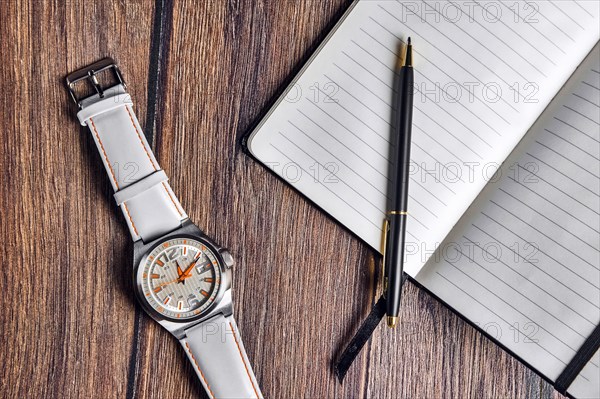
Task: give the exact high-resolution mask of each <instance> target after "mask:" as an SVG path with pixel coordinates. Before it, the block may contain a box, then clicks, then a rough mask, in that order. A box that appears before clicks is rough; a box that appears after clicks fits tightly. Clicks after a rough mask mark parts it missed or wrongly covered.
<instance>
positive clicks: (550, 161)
mask: <svg viewBox="0 0 600 399" xmlns="http://www.w3.org/2000/svg"><path fill="white" fill-rule="evenodd" d="M599 71H600V52H599V51H598V46H596V48H595V49H594V51H593V52H592V53H591V54H590V56H589V57H588V59H587V60H586V61H585V62H584V63H583V64H582V66H581V67H580V68H579V70H578V71H577V72H576V73H575V74H574V75H573V77H572V78H571V80H570V81H569V83H568V84H567V85H566V86H565V87H564V88H563V90H562V91H561V93H560V94H559V95H558V96H557V97H556V99H555V100H554V101H553V102H552V104H551V106H550V107H549V108H548V109H547V110H546V111H545V112H544V114H543V115H542V117H541V118H540V119H539V120H538V121H537V122H536V124H535V125H534V126H533V127H532V129H531V130H530V131H529V132H528V133H527V135H526V136H525V138H524V139H523V140H522V142H521V143H519V145H518V146H517V148H516V149H515V151H514V152H513V153H512V154H511V156H510V157H508V159H507V161H506V162H505V164H504V165H503V166H502V168H501V170H500V171H501V174H500V175H499V180H498V181H495V182H490V183H489V184H488V185H487V187H486V188H485V189H484V191H483V192H482V193H481V194H480V195H479V197H478V198H477V199H476V201H475V202H474V203H473V205H472V206H471V208H469V210H468V211H467V212H466V213H465V215H464V216H463V218H462V219H461V221H460V222H459V223H458V224H457V226H456V227H455V228H454V229H453V230H452V232H451V233H450V234H449V235H448V237H447V239H446V241H444V243H443V244H442V245H441V246H440V247H439V249H438V252H437V253H436V254H435V255H434V256H432V257H431V258H430V259H429V261H428V263H427V264H426V265H425V267H424V268H423V269H422V270H421V272H420V273H419V274H418V276H417V280H418V281H419V282H420V283H422V284H423V285H424V286H426V287H427V288H428V289H429V290H431V291H432V292H433V293H435V294H436V295H437V296H439V297H440V298H441V299H442V300H444V301H446V302H447V303H448V304H449V305H450V306H451V307H453V308H454V309H456V310H457V311H458V312H459V313H461V314H463V315H464V316H465V317H467V318H468V319H470V320H471V321H472V322H474V323H476V324H477V325H478V326H479V327H481V328H483V330H485V331H486V332H488V333H489V334H490V335H492V336H493V337H495V338H496V339H498V341H500V342H501V343H502V344H503V345H505V346H506V347H508V348H509V349H510V350H512V351H513V352H515V353H516V354H518V356H520V357H521V358H522V359H523V360H524V361H525V362H527V363H529V364H531V365H532V366H533V367H534V368H536V369H537V370H539V371H540V372H541V373H543V374H544V375H546V376H547V377H548V378H549V379H551V380H552V381H554V380H556V378H557V377H558V376H559V374H560V373H561V372H562V371H563V370H564V369H565V367H566V365H567V364H568V363H569V362H570V361H571V359H572V358H573V357H574V355H575V353H576V351H577V350H579V348H580V347H581V345H582V344H583V342H584V341H585V340H586V339H587V337H588V336H589V335H590V333H591V332H592V330H593V329H594V328H595V327H596V326H597V325H598V323H600V288H599V287H600V271H599V265H600V252H599V250H600V213H599V212H600V199H599V193H600V72H599ZM598 366H599V362H598V357H597V356H596V357H595V358H594V359H592V361H591V362H590V363H589V364H588V366H587V367H586V368H585V369H584V370H583V372H582V373H581V375H580V376H579V378H578V379H577V383H576V384H574V385H573V386H572V387H571V388H569V392H570V393H571V394H572V395H574V396H575V397H600V381H599V378H600V369H599V368H598Z"/></svg>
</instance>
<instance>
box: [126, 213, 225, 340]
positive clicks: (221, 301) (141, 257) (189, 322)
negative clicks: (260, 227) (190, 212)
mask: <svg viewBox="0 0 600 399" xmlns="http://www.w3.org/2000/svg"><path fill="white" fill-rule="evenodd" d="M179 237H183V238H193V239H196V240H198V241H200V242H202V243H203V244H205V245H206V246H207V247H209V248H210V249H211V250H212V251H213V252H214V253H215V255H216V256H217V260H218V263H219V268H220V271H221V285H220V286H219V292H218V293H217V297H216V298H215V300H214V302H213V303H212V305H210V307H208V308H207V309H206V310H205V311H204V312H202V313H200V314H199V315H198V316H195V317H193V318H190V319H185V320H178V319H171V318H168V317H165V316H163V315H162V314H160V313H159V312H157V311H156V310H155V309H154V308H152V307H151V306H150V305H149V304H148V302H147V301H146V298H145V297H144V294H143V291H142V285H141V282H142V268H141V265H142V264H143V263H144V262H145V261H146V258H147V256H148V255H149V254H150V252H152V250H153V249H154V248H156V247H157V246H158V245H160V244H162V243H163V242H164V241H166V240H170V239H173V238H179ZM233 264H234V262H233V257H232V256H231V254H230V253H229V251H228V250H227V249H225V248H223V247H221V246H219V245H217V244H216V243H215V242H214V241H212V240H211V239H209V238H208V237H207V236H206V235H205V234H204V233H203V232H202V230H200V229H199V228H198V226H196V225H195V224H193V223H192V222H191V221H189V220H187V221H185V222H184V223H183V224H182V226H181V227H180V228H179V229H177V230H175V231H172V232H171V233H168V234H166V235H164V236H162V237H160V238H157V239H156V240H154V241H152V242H149V243H144V242H142V240H140V241H137V242H136V243H135V244H134V247H133V265H134V268H133V284H134V287H135V293H136V297H137V300H138V302H139V303H140V305H141V306H142V308H143V309H144V311H145V312H146V313H147V314H148V315H150V317H152V318H153V319H154V320H156V321H157V322H158V323H159V324H160V325H162V326H163V327H164V328H166V329H167V330H168V331H169V332H170V333H171V334H173V335H174V336H175V337H177V339H181V338H183V337H185V330H187V329H188V328H190V327H192V326H194V325H196V324H198V323H201V322H203V321H205V320H208V319H210V318H212V317H213V316H215V315H217V314H219V313H222V314H223V315H225V316H230V315H231V314H232V313H233V303H232V301H231V268H232V267H233Z"/></svg>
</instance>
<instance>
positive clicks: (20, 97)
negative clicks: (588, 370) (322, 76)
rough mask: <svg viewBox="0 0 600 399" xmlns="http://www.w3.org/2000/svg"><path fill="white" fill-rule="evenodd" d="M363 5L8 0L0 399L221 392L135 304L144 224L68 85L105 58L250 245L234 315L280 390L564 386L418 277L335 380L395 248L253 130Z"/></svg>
mask: <svg viewBox="0 0 600 399" xmlns="http://www.w3.org/2000/svg"><path fill="white" fill-rule="evenodd" d="M348 4H349V1H348V0H334V1H320V0H305V1H300V2H293V1H260V0H253V1H236V0H230V1H226V0H219V1H203V2H200V3H198V2H195V1H192V0H187V1H179V2H176V3H171V2H169V1H166V0H156V1H154V2H152V1H121V2H102V1H89V0H88V1H73V0H70V1H67V2H64V1H48V2H41V1H37V0H29V1H27V0H19V1H16V2H1V3H0V37H1V38H2V40H1V41H0V49H1V54H2V61H3V62H2V65H1V66H0V101H1V102H0V104H1V106H2V113H1V114H0V146H1V152H0V170H2V173H1V174H0V179H1V181H0V183H1V187H2V194H1V195H0V217H1V227H0V232H1V235H2V236H1V238H2V244H3V245H2V247H1V248H2V253H1V255H2V270H1V273H0V276H1V277H0V289H1V292H0V326H1V327H0V328H1V330H0V345H1V346H2V349H1V350H0V364H2V366H3V367H2V369H1V370H0V376H1V379H0V397H2V398H79V397H98V398H110V397H118V398H122V397H128V398H132V397H136V398H137V397H139V398H188V397H206V396H205V394H204V392H203V391H202V388H201V385H200V384H199V382H198V381H197V380H196V378H195V375H194V374H193V370H192V368H191V366H190V365H189V364H188V362H187V360H186V359H185V357H184V352H183V350H182V349H181V348H180V346H179V345H178V344H177V342H176V341H175V339H173V337H171V336H170V335H169V334H168V333H167V332H166V331H164V330H162V329H161V328H160V327H159V326H158V324H156V323H154V322H153V321H152V320H150V319H149V318H148V317H146V316H145V315H144V314H143V312H142V311H141V309H140V308H139V306H137V305H136V304H135V301H134V297H133V292H132V282H131V267H132V265H131V258H132V244H131V242H130V237H129V235H128V232H127V229H126V227H125V224H124V222H123V220H122V217H121V215H120V213H119V212H118V210H117V208H116V206H115V205H114V202H113V200H112V192H111V187H110V184H109V181H108V179H107V177H106V175H105V172H104V169H103V167H102V163H101V160H100V157H99V155H98V154H97V150H96V148H95V146H94V143H93V141H92V139H91V137H90V135H89V133H88V132H87V131H86V130H85V129H83V128H81V127H80V126H79V125H78V123H77V122H76V119H75V108H74V106H73V104H71V103H70V100H69V98H68V96H67V93H66V91H65V90H64V87H63V78H64V76H65V74H66V73H67V72H69V71H72V70H74V69H77V68H79V67H81V66H84V65H87V64H88V63H91V62H92V61H95V60H97V59H100V58H102V57H104V56H112V57H114V58H115V59H116V60H117V61H118V63H119V65H120V66H121V69H122V71H123V73H124V74H125V79H126V81H127V83H128V88H129V91H130V92H131V94H132V97H133V99H134V109H135V111H136V113H137V116H138V118H139V119H140V121H141V124H142V125H143V126H145V127H146V134H147V136H148V137H149V140H150V141H151V142H152V143H153V147H154V150H155V153H156V156H157V159H158V161H159V162H160V164H161V166H162V167H163V168H164V169H165V170H166V171H167V173H168V175H169V176H170V179H171V180H170V181H171V184H172V186H173V189H174V190H175V192H176V193H177V194H178V196H179V198H180V200H181V202H182V204H183V206H184V207H185V209H186V210H187V212H188V213H189V215H190V216H191V218H192V219H193V220H194V221H195V222H196V223H197V224H198V225H199V226H201V228H203V229H204V230H205V231H206V232H207V233H208V234H209V235H210V236H212V237H214V238H215V240H217V241H218V242H220V243H223V244H225V245H226V246H228V247H229V248H231V250H232V252H233V253H234V256H235V258H236V260H237V265H236V268H235V270H234V301H235V302H234V303H235V308H236V318H237V321H238V324H239V326H240V329H241V331H242V336H243V338H244V343H245V346H246V348H247V351H248V355H249V357H250V359H251V362H252V364H253V365H254V369H255V371H256V374H257V378H258V380H259V382H260V384H261V386H262V389H263V392H264V393H265V396H266V397H268V398H378V399H379V398H405V397H423V398H438V397H452V398H454V397H456V398H462V397H465V396H467V397H486V398H491V397H494V398H496V397H527V398H551V397H552V398H557V399H558V398H560V397H561V396H560V395H558V394H557V393H556V392H554V390H553V389H552V387H551V386H549V385H548V384H547V383H546V382H544V381H543V380H542V379H541V378H540V377H539V376H538V375H536V374H535V373H534V372H532V371H530V370H529V369H527V368H526V367H525V366H523V365H522V364H520V363H519V362H518V361H516V360H515V359H513V358H511V357H510V356H509V355H508V354H506V353H505V352H503V351H502V350H501V349H499V348H498V347H497V346H495V345H494V344H493V343H492V342H490V341H489V340H488V339H486V338H485V337H483V336H481V334H479V333H478V332H477V331H475V330H474V329H473V328H472V327H470V326H469V325H467V324H466V323H465V322H463V321H462V320H460V319H459V318H458V317H457V316H456V315H454V314H453V313H452V312H451V311H449V310H448V309H447V308H445V307H444V306H443V305H441V304H440V303H438V302H437V301H436V300H435V299H433V298H432V297H430V296H429V295H427V294H426V293H424V292H423V291H421V290H419V289H418V288H417V287H415V286H414V285H412V284H410V283H409V284H408V285H407V287H406V288H405V296H404V299H403V308H402V314H401V317H402V328H400V329H398V330H396V331H390V330H388V329H386V328H385V327H384V326H380V327H379V328H378V329H377V330H376V332H375V335H374V337H373V340H372V341H371V342H370V343H369V344H368V345H367V346H365V348H364V349H363V351H362V353H361V354H360V356H359V358H358V359H357V361H356V363H355V365H354V366H353V367H352V368H351V370H350V372H349V374H348V376H347V377H346V380H345V381H344V384H343V385H340V384H339V383H338V382H337V381H336V379H335V378H334V375H333V373H332V371H331V363H332V361H333V360H334V359H335V358H336V357H337V356H338V355H339V353H340V351H341V349H342V347H343V345H344V343H346V342H347V341H348V340H349V338H350V337H351V336H352V334H353V333H354V331H355V330H356V328H357V327H358V325H359V324H360V321H361V320H362V318H363V317H365V316H366V314H367V313H368V311H369V309H370V306H371V305H372V303H373V301H374V299H375V298H376V296H377V295H378V292H379V290H380V287H379V286H378V280H379V279H378V278H377V276H378V273H379V267H378V266H377V264H378V262H379V259H378V258H376V257H375V255H374V253H373V251H371V250H370V249H369V248H368V247H367V246H366V245H365V244H363V243H362V242H360V241H358V240H357V239H356V238H355V237H354V236H353V235H351V234H350V233H349V232H348V231H346V230H345V229H343V228H342V227H340V226H339V225H338V224H336V223H335V222H333V221H332V220H331V219H330V218H328V217H327V216H325V215H324V214H322V213H321V212H320V211H318V210H317V209H316V208H315V207H314V206H312V205H311V204H310V203H309V202H308V201H306V200H305V199H304V198H302V197H301V196H300V195H299V194H298V193H297V192H295V191H294V190H293V189H292V188H290V187H288V186H286V185H285V184H284V183H282V182H281V181H279V180H277V179H276V178H275V177H274V176H273V175H272V174H270V173H269V172H268V171H267V170H266V169H265V168H263V167H262V166H260V165H259V164H257V163H256V162H254V161H253V160H252V159H250V158H249V157H247V156H246V155H244V154H243V152H242V150H241V148H240V145H239V138H240V137H241V135H243V134H244V133H245V132H247V131H248V129H249V128H250V127H251V125H252V124H253V122H255V121H256V118H257V117H258V116H259V115H260V114H261V112H262V111H264V109H265V107H266V106H267V105H268V104H269V102H270V101H271V100H272V99H273V96H274V95H275V94H276V93H277V92H278V91H279V90H280V89H281V88H282V85H283V84H284V83H285V82H287V80H288V79H289V77H290V74H291V73H293V72H294V71H296V70H297V69H298V67H299V66H300V65H301V63H302V62H303V61H304V60H306V58H307V57H308V56H309V55H310V53H311V51H312V50H313V49H314V48H315V46H316V45H317V44H318V43H319V41H320V40H321V39H322V38H323V36H324V34H325V33H326V32H327V31H328V29H329V28H330V27H331V26H332V24H333V23H334V22H335V21H336V19H337V18H339V16H340V15H341V13H342V12H343V11H344V10H345V8H346V7H347V6H348Z"/></svg>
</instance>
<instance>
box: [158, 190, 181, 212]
mask: <svg viewBox="0 0 600 399" xmlns="http://www.w3.org/2000/svg"><path fill="white" fill-rule="evenodd" d="M162 185H163V187H164V188H165V191H166V192H167V195H168V196H169V198H170V199H171V202H172V203H173V206H175V209H176V210H177V212H178V213H179V216H183V215H182V214H181V211H180V210H179V207H178V206H177V205H176V204H175V200H174V199H173V197H171V193H170V192H169V190H167V185H166V184H165V182H162Z"/></svg>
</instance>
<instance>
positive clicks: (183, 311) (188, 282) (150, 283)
mask: <svg viewBox="0 0 600 399" xmlns="http://www.w3.org/2000/svg"><path fill="white" fill-rule="evenodd" d="M143 262H144V263H143V264H142V265H141V266H140V267H141V268H142V284H141V285H142V292H143V295H144V298H146V301H147V302H148V303H149V304H150V306H151V307H152V308H154V309H155V310H156V311H158V313H160V314H161V315H163V316H166V317H169V318H180V319H187V318H190V317H194V316H197V315H198V314H200V313H202V312H203V311H204V310H206V309H207V308H208V307H209V306H210V305H211V304H212V303H213V302H214V301H215V298H216V296H217V293H218V291H219V285H220V283H221V269H220V268H219V263H218V262H219V261H218V258H217V256H216V255H215V254H214V253H213V252H212V250H211V249H209V248H208V247H207V246H206V245H204V244H203V243H201V242H200V241H196V240H194V239H190V238H174V239H171V240H168V241H165V242H163V243H161V244H160V245H158V246H157V247H156V248H154V250H152V252H151V253H150V254H149V255H148V256H147V257H146V259H145V261H143ZM138 275H139V274H138Z"/></svg>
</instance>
